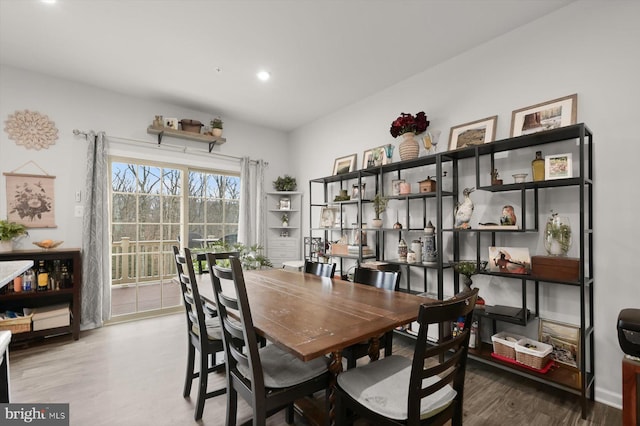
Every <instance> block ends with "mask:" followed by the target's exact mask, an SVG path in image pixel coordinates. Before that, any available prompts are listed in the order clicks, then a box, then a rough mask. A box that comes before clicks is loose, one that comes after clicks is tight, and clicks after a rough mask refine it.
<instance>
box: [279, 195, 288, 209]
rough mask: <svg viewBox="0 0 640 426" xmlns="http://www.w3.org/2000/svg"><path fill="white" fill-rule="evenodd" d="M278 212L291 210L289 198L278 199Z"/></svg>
mask: <svg viewBox="0 0 640 426" xmlns="http://www.w3.org/2000/svg"><path fill="white" fill-rule="evenodd" d="M280 210H291V199H290V198H280Z"/></svg>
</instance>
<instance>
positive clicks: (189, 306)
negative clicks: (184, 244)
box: [173, 246, 208, 345]
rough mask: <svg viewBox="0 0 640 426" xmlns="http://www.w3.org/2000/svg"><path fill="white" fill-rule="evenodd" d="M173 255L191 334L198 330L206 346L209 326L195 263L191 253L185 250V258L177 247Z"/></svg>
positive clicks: (174, 247) (174, 248) (201, 340)
mask: <svg viewBox="0 0 640 426" xmlns="http://www.w3.org/2000/svg"><path fill="white" fill-rule="evenodd" d="M173 254H174V257H175V260H176V269H177V271H178V280H179V281H180V289H181V291H182V298H183V299H184V307H185V310H186V314H187V322H188V326H189V332H190V333H192V334H193V328H196V329H197V330H198V333H197V334H198V337H199V339H200V342H201V343H202V344H203V345H204V344H205V342H206V341H207V339H208V337H207V326H206V324H205V315H204V309H203V306H202V305H203V302H202V299H200V292H199V291H198V282H197V281H196V275H195V272H194V269H193V262H192V260H191V251H190V250H189V249H188V248H185V249H184V256H183V255H181V254H180V249H179V248H178V247H177V246H173Z"/></svg>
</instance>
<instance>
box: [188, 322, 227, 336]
mask: <svg viewBox="0 0 640 426" xmlns="http://www.w3.org/2000/svg"><path fill="white" fill-rule="evenodd" d="M204 322H205V324H206V326H207V337H209V340H222V329H221V328H220V318H218V317H214V318H207V319H206V320H205V321H204ZM191 330H192V331H193V332H194V333H195V334H196V335H200V333H199V330H198V326H197V325H195V324H193V326H192V327H191Z"/></svg>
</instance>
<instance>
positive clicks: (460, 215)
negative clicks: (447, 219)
mask: <svg viewBox="0 0 640 426" xmlns="http://www.w3.org/2000/svg"><path fill="white" fill-rule="evenodd" d="M475 190H476V189H475V188H465V189H464V191H462V194H463V195H464V200H463V201H462V203H457V204H456V207H455V209H454V212H453V214H454V217H455V227H456V228H457V229H469V228H471V226H469V221H470V220H471V215H472V214H473V201H471V198H469V194H471V193H472V192H473V191H475Z"/></svg>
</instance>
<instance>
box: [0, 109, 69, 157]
mask: <svg viewBox="0 0 640 426" xmlns="http://www.w3.org/2000/svg"><path fill="white" fill-rule="evenodd" d="M4 124H5V128H4V131H5V132H7V133H8V134H9V139H12V140H14V141H15V142H16V144H17V145H24V146H25V148H27V149H35V150H38V151H39V150H41V149H47V148H49V145H53V144H54V143H56V139H58V129H57V128H56V124H55V123H54V122H53V121H51V120H49V117H47V116H46V115H44V114H40V113H39V112H37V111H29V110H28V109H26V110H24V111H16V112H14V113H13V114H10V115H9V118H8V119H7V120H6V121H5V122H4Z"/></svg>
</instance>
